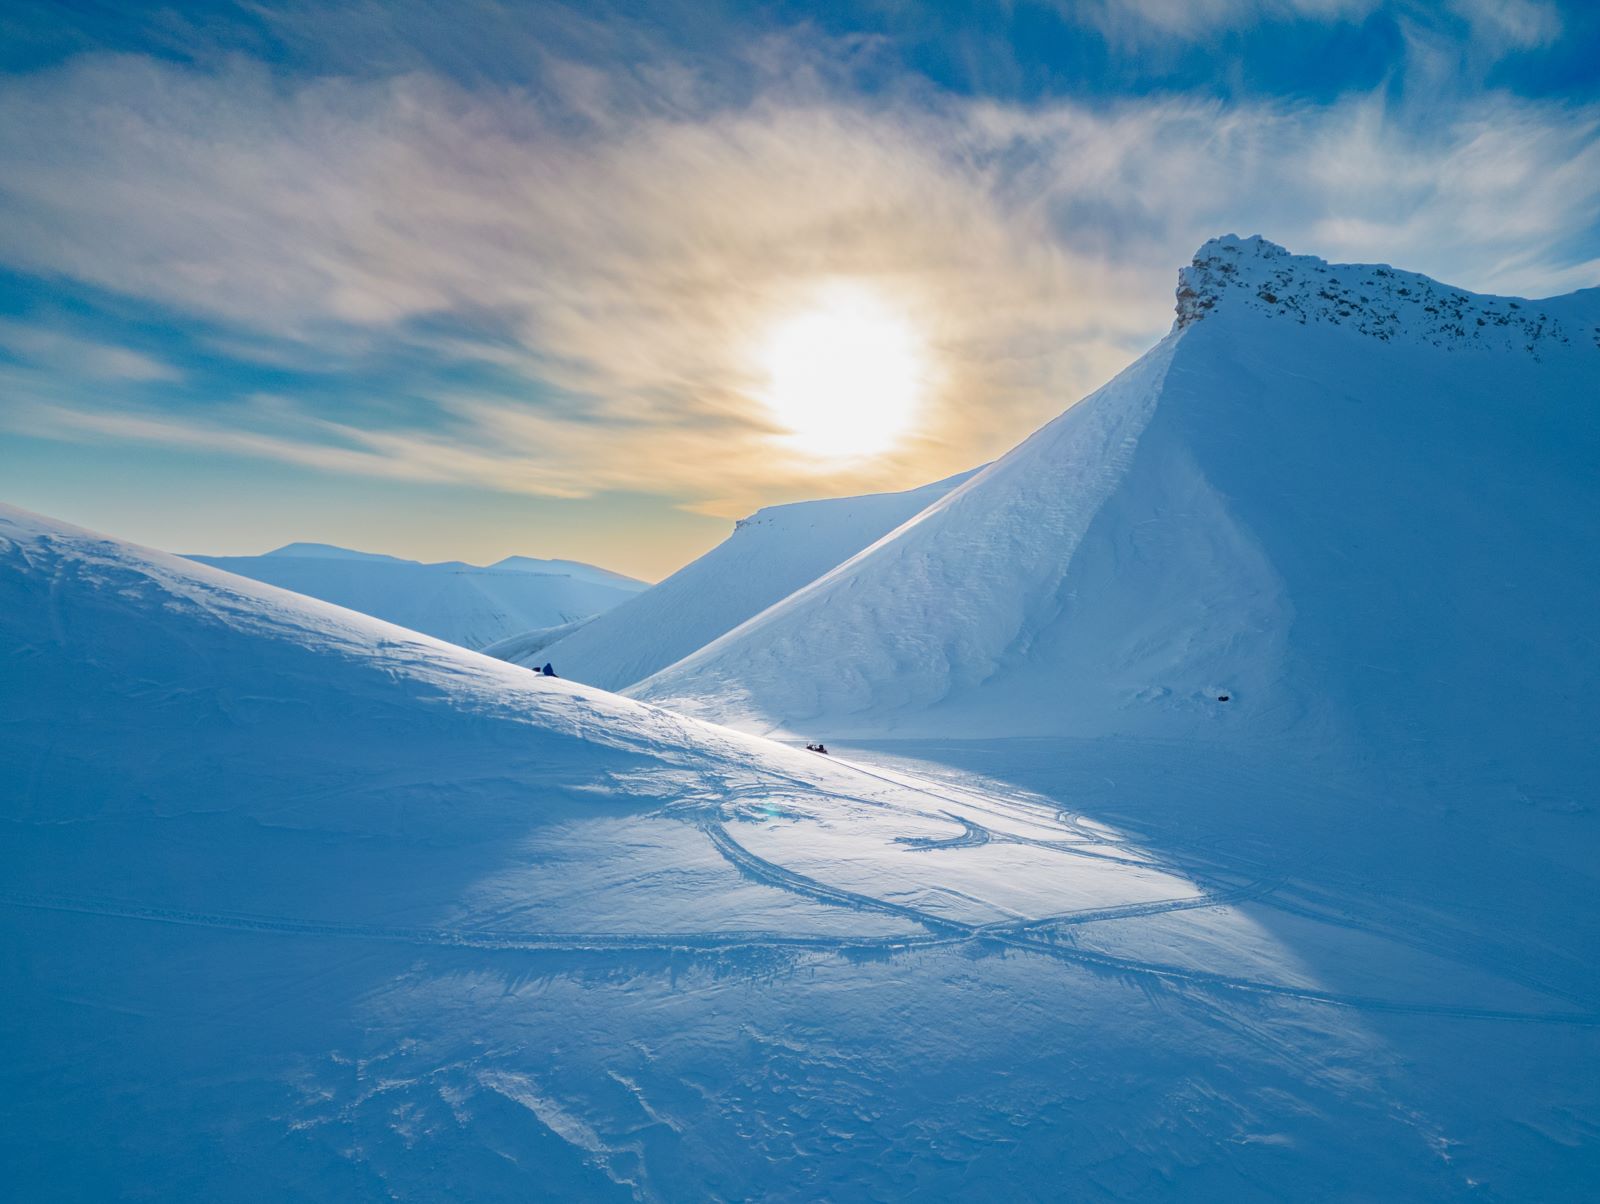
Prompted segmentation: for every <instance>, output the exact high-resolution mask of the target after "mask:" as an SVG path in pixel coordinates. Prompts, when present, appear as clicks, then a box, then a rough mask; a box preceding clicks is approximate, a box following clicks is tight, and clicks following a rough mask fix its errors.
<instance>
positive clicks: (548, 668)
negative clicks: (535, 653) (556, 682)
mask: <svg viewBox="0 0 1600 1204" xmlns="http://www.w3.org/2000/svg"><path fill="white" fill-rule="evenodd" d="M539 672H540V673H542V674H543V675H544V676H545V677H554V676H555V675H556V671H555V669H554V667H553V666H552V665H551V664H550V662H549V661H545V663H544V668H543V669H540V670H539Z"/></svg>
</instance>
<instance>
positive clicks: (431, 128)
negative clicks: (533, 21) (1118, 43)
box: [0, 44, 1600, 513]
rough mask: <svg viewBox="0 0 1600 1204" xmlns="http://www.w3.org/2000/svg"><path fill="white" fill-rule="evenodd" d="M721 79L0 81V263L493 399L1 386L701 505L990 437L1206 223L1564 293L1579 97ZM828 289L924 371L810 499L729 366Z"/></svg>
mask: <svg viewBox="0 0 1600 1204" xmlns="http://www.w3.org/2000/svg"><path fill="white" fill-rule="evenodd" d="M745 69H746V71H747V72H748V73H749V75H748V78H750V79H753V80H754V81H755V83H754V86H750V87H747V88H745V89H742V90H741V91H740V92H739V93H738V94H737V95H734V94H731V93H728V92H726V91H723V90H719V89H717V88H716V87H714V86H712V85H711V84H710V83H709V82H708V81H707V80H705V79H704V78H701V77H700V76H698V75H696V73H694V72H692V71H689V70H687V69H681V68H680V69H673V68H671V67H668V66H660V67H657V68H654V69H653V70H652V71H651V72H650V73H648V74H645V75H641V73H640V72H638V71H630V72H626V73H616V72H607V71H604V70H598V69H595V68H592V67H586V66H581V65H572V64H566V65H562V64H556V65H555V66H554V67H553V68H552V69H551V70H550V71H549V73H548V79H549V81H550V83H549V86H548V87H546V88H543V89H541V90H540V91H539V92H538V93H533V92H530V91H527V90H524V89H519V88H512V87H499V86H496V87H487V86H479V87H475V88H470V89H469V88H466V87H462V86H460V85H457V84H452V83H449V82H446V81H444V80H442V79H440V78H438V77H436V76H433V75H429V74H425V73H411V74H407V75H403V76H399V77H395V78H389V79H383V80H368V81H357V80H353V79H327V78H324V79H312V80H302V81H298V82H295V81H286V80H282V79H278V78H274V77H273V76H272V75H271V74H270V73H269V72H268V71H266V70H265V69H264V68H262V67H260V66H256V65H252V64H249V63H244V62H233V63H230V64H228V65H225V66H223V67H221V68H219V69H216V70H212V71H201V70H196V69H188V68H181V67H176V66H172V65H162V64H158V63H155V62H153V61H150V60H146V59H140V58H97V59H88V60H81V61H78V62H76V63H73V64H71V65H69V66H67V67H65V68H62V69H59V70H55V71H51V72H44V73H40V74H37V75H33V76H29V77H25V78H14V79H10V80H7V81H5V82H4V83H3V84H0V160H3V161H5V162H6V163H7V164H8V171H7V173H6V176H5V178H4V179H3V180H0V259H4V260H5V261H6V262H8V263H10V264H12V265H13V266H16V267H19V268H21V269H23V270H27V271H32V272H37V273H41V274H52V275H65V276H69V277H72V278H75V279H78V280H82V281H85V282H88V283H90V284H92V285H95V286H97V287H100V288H103V289H109V290H113V291H115V292H117V293H122V294H126V295H129V296H133V297H139V298H145V299H148V300H150V301H153V302H157V303H160V304H162V305H164V306H170V307H175V308H176V309H178V310H181V311H186V312H189V313H192V314H195V315H198V316H201V317H203V318H204V319H206V320H207V321H208V322H214V323H221V324H224V325H225V326H226V327H227V328H228V329H230V330H234V331H237V332H238V338H240V339H247V338H259V337H264V336H270V338H271V339H273V340H278V342H277V343H275V344H273V346H275V347H276V350H275V351H274V352H273V354H274V355H277V356H281V355H282V349H281V348H282V342H281V341H282V340H291V341H294V342H297V343H298V344H299V345H301V346H303V347H305V348H306V349H307V354H308V356H316V355H319V354H320V353H321V352H322V351H324V350H325V349H326V348H328V347H329V346H333V345H339V346H347V345H348V344H349V343H350V342H351V341H352V340H356V341H358V342H360V341H365V342H368V343H372V344H374V345H379V346H385V347H395V346H404V347H411V348H420V349H424V350H426V351H427V352H428V353H429V354H432V355H435V356H438V357H440V358H443V359H446V360H451V361H460V362H463V363H469V364H470V363H478V364H481V365H484V366H490V367H492V368H493V369H494V370H495V371H496V372H497V373H498V374H499V376H500V381H501V383H500V384H499V385H498V386H497V387H495V388H494V389H474V388H470V387H466V386H460V385H455V386H451V387H448V388H446V387H443V386H439V385H437V384H431V385H429V386H428V401H429V405H428V406H427V407H426V409H427V413H426V416H425V417H424V416H423V415H421V414H419V415H418V416H417V418H416V420H415V421H414V422H413V423H411V424H410V425H407V424H405V423H401V424H399V425H395V424H386V426H385V428H384V429H383V430H372V429H365V428H363V427H362V425H361V424H360V423H358V422H356V421H354V420H353V419H352V418H351V417H350V416H349V415H346V414H341V413H339V412H337V411H336V410H330V409H328V408H326V407H325V408H324V409H322V410H313V409H309V408H307V407H306V406H304V405H297V406H294V407H290V408H288V409H284V408H282V407H278V408H272V407H260V406H240V407H233V408H226V407H224V408H219V409H213V410H211V411H209V412H208V413H207V415H206V416H205V417H203V418H192V417H191V418H180V417H178V416H176V415H174V414H172V413H163V412H161V411H160V410H159V409H150V408H148V407H147V406H146V407H141V406H140V405H137V404H134V403H133V402H130V401H128V400H127V399H118V398H116V397H107V398H104V399H102V400H100V401H98V402H94V403H91V402H90V401H89V400H87V399H86V398H78V399H75V400H69V401H63V400H62V398H61V397H59V396H52V397H49V398H42V397H36V398H35V403H36V404H34V405H32V406H31V408H29V409H28V410H27V413H28V415H29V417H28V419H27V421H28V422H29V423H31V424H32V426H33V427H34V428H35V429H43V428H45V427H48V426H50V424H51V423H52V422H53V423H54V427H53V429H54V430H56V431H57V432H59V433H61V434H63V435H68V436H71V437H81V438H112V437H114V438H125V439H139V440H152V441H158V442H168V443H175V444H181V445H185V446H195V447H209V448H214V449H217V450H227V451H232V452H237V453H242V454H251V455H260V456H264V457H268V458H275V459H281V460H289V461H292V462H295V463H300V464H305V465H310V466H314V467H322V468H326V469H328V470H330V471H348V472H359V473H365V474H368V475H382V476H401V477H406V478H409V479H417V480H451V481H455V480H470V481H473V482H475V483H480V484H482V483H487V484H491V485H493V486H494V487H496V488H503V489H506V490H510V491H517V492H531V493H549V494H552V495H555V496H572V495H581V494H584V493H587V492H590V491H594V490H602V489H608V488H631V489H649V490H653V491H657V492H660V493H663V494H666V495H669V496H672V497H674V498H677V499H679V500H680V501H681V503H682V504H684V505H688V506H693V507H698V508H710V509H714V510H717V511H719V512H723V513H738V512H740V511H742V510H746V509H748V508H750V506H751V505H753V504H758V503H760V502H762V501H766V500H772V499H773V498H774V497H775V496H794V495H796V494H798V493H802V492H808V491H815V490H822V489H828V488H854V487H871V486H878V485H908V484H912V483H915V482H916V481H918V480H919V479H924V478H931V477H934V476H937V475H940V474H942V473H944V472H947V471H953V470H955V469H958V468H961V467H965V466H968V465H970V464H971V463H975V462H977V461H979V460H981V459H983V458H986V457H988V456H990V455H993V454H995V453H996V452H997V451H999V450H1002V449H1003V448H1004V447H1005V446H1006V445H1007V444H1009V443H1010V442H1011V441H1013V440H1014V439H1016V438H1017V437H1019V436H1020V435H1022V434H1025V433H1026V432H1027V430H1029V429H1031V427H1032V426H1033V425H1034V424H1036V423H1037V422H1038V421H1040V420H1042V419H1044V418H1046V417H1048V416H1050V415H1052V414H1054V413H1056V412H1058V411H1059V410H1060V409H1061V408H1062V407H1064V406H1065V405H1066V404H1068V403H1070V402H1071V401H1073V400H1075V399H1076V398H1077V397H1078V396H1081V395H1082V394H1083V393H1084V392H1086V391H1088V390H1089V389H1091V388H1092V387H1094V386H1095V385H1097V384H1098V383H1100V381H1101V380H1103V379H1104V378H1105V377H1106V376H1107V375H1109V374H1110V373H1111V372H1112V371H1114V370H1115V369H1116V368H1118V367H1119V366H1121V364H1123V363H1125V362H1126V361H1127V359H1129V358H1130V357H1131V356H1132V355H1133V354H1135V353H1136V352H1137V350H1138V349H1139V348H1140V347H1141V346H1142V345H1144V344H1145V343H1146V342H1148V341H1149V340H1150V339H1152V338H1153V337H1155V336H1156V335H1157V334H1159V333H1160V331H1161V330H1162V329H1164V327H1165V325H1166V323H1167V320H1168V317H1169V314H1170V294H1171V289H1172V281H1173V274H1174V272H1175V270H1176V268H1177V267H1178V266H1179V265H1180V264H1181V263H1182V262H1184V261H1185V260H1186V258H1187V257H1188V255H1189V254H1190V253H1191V252H1192V251H1193V249H1194V247H1195V246H1196V245H1198V243H1199V242H1201V241H1203V240H1204V239H1205V238H1206V237H1209V236H1211V235H1213V234H1215V233H1219V232H1222V231H1225V230H1238V231H1240V232H1255V231H1258V230H1259V231H1260V232H1262V233H1265V234H1267V235H1269V236H1271V237H1274V238H1277V239H1278V240H1279V241H1283V242H1286V243H1288V244H1290V245H1291V246H1292V247H1294V248H1296V249H1303V250H1307V251H1312V252H1316V253H1321V254H1327V255H1332V256H1335V257H1340V258H1356V259H1374V258H1376V259H1385V260H1392V261H1399V262H1402V263H1404V264H1405V265H1406V266H1408V267H1415V268H1419V269H1421V270H1424V271H1430V272H1432V273H1434V274H1439V275H1444V276H1447V277H1450V278H1451V279H1452V280H1453V282H1456V283H1461V284H1464V285H1467V286H1469V287H1476V288H1481V289H1494V288H1502V289H1508V290H1519V291H1533V292H1537V291H1539V290H1541V289H1544V288H1568V287H1573V286H1575V285H1576V284H1581V283H1588V281H1585V280H1582V279H1578V278H1575V273H1576V274H1577V275H1581V271H1582V270H1583V269H1582V268H1581V267H1580V266H1578V264H1579V261H1580V260H1581V259H1582V258H1583V257H1582V256H1579V255H1575V254H1574V251H1573V247H1572V243H1571V235H1572V233H1573V232H1575V231H1584V230H1592V229H1593V228H1594V227H1595V224H1596V222H1597V220H1600V114H1597V113H1596V112H1595V111H1593V110H1590V109H1578V108H1573V107H1571V106H1566V105H1562V104H1558V103H1554V102H1535V101H1527V100H1517V99H1513V98H1511V97H1508V96H1502V95H1488V96H1481V97H1478V98H1476V99H1474V100H1471V101H1464V102H1456V103H1452V104H1450V105H1448V106H1446V107H1445V108H1444V110H1443V111H1442V112H1433V113H1429V114H1428V115H1427V116H1426V118H1425V119H1424V118H1422V117H1420V116H1418V114H1416V113H1414V112H1412V111H1409V110H1407V109H1405V108H1404V107H1397V103H1396V102H1389V101H1385V100H1384V99H1382V98H1381V97H1378V96H1369V95H1355V96H1349V97H1347V98H1345V99H1343V100H1341V101H1339V102H1338V103H1336V104H1333V105H1330V106H1323V107H1317V108H1313V107H1307V106H1296V105H1286V104H1273V103H1267V102H1261V103H1255V104H1249V105H1240V106H1233V107H1223V106H1221V105H1218V104H1215V103H1210V102H1200V101H1194V100H1189V99H1185V98H1181V97H1156V98H1147V99H1140V100H1134V101H1123V102H1118V103H1108V104H1101V105H1089V104H1079V103H1065V102H1055V103H1043V104H1034V105H1018V104H1003V103H997V102H993V101H985V100H981V99H964V98H957V97H952V96H948V95H929V94H927V93H925V92H918V93H915V94H912V93H910V92H902V91H893V90H891V91H888V92H884V91H882V90H880V91H878V92H877V93H874V94H870V95H869V94H866V93H864V92H862V91H860V90H857V89H855V88H853V87H852V86H851V83H850V81H849V80H848V79H847V78H842V77H841V76H840V75H839V74H838V73H837V72H834V71H832V70H831V69H830V68H829V66H828V65H827V62H826V56H825V55H819V54H818V53H816V51H815V49H814V48H810V49H808V48H807V47H806V46H805V45H803V44H794V45H790V46H788V47H787V48H786V50H785V51H784V52H781V53H780V52H779V51H778V50H775V49H774V46H773V45H768V46H766V47H764V48H763V49H762V50H761V51H760V52H759V53H757V54H755V55H753V56H752V59H751V61H750V62H748V63H746V64H745ZM834 277H848V278H851V279H857V280H863V281H867V282H870V283H871V285H872V286H873V287H874V288H876V289H878V290H879V291H881V292H882V293H883V294H884V295H885V296H886V297H888V298H889V299H891V301H892V302H893V303H895V304H897V305H899V306H901V307H903V308H904V309H905V310H906V312H907V313H908V314H909V315H910V316H911V318H912V320H913V321H914V322H915V323H916V324H917V325H918V326H919V327H920V328H921V329H922V330H923V331H924V332H925V333H926V336H927V341H928V343H929V345H930V346H931V347H932V348H933V349H934V351H935V354H936V356H937V358H938V361H939V363H938V367H939V379H940V382H941V383H940V386H939V388H938V390H937V391H936V395H935V396H934V397H933V398H932V399H931V400H930V404H929V407H928V411H927V413H926V415H925V419H924V421H923V422H922V424H921V425H920V428H919V431H918V433H917V435H916V437H915V438H913V439H912V440H910V441H909V442H908V443H907V444H906V445H905V446H904V447H903V448H902V449H901V450H900V451H899V452H898V453H897V454H896V455H894V456H891V457H888V458H887V459H885V460H884V461H883V462H881V463H879V464H875V465H873V466H872V467H871V468H869V469H860V470H854V471H852V472H850V473H839V474H836V475H835V476H834V477H832V478H819V477H818V476H817V470H816V468H815V467H814V466H812V465H807V464H802V463H798V462H796V463H793V464H788V463H785V462H784V461H783V460H782V459H781V458H780V457H778V455H777V454H776V452H775V451H774V449H773V446H772V444H771V442H770V440H769V438H768V436H769V435H770V433H771V431H770V429H769V425H768V420H767V419H766V418H764V416H763V412H762V410H761V407H760V406H759V405H758V404H757V403H756V402H755V401H754V400H753V399H754V397H755V395H756V394H757V393H758V392H759V389H760V386H761V383H762V382H761V380H760V365H759V364H758V363H756V362H754V359H753V352H754V349H755V348H756V347H757V346H759V344H760V343H761V341H762V338H763V335H764V332H765V330H766V329H767V327H768V325H769V324H770V323H771V322H772V321H774V320H775V319H776V318H777V317H779V316H781V315H782V314H783V313H784V312H785V310H786V309H787V308H788V307H790V306H792V305H794V304H795V303H796V300H797V298H800V297H802V296H804V295H805V294H806V293H807V292H808V291H809V290H810V289H811V288H812V287H813V286H814V285H815V284H816V282H817V281H819V280H822V279H827V278H834ZM0 334H3V331H0ZM13 337H23V336H17V335H16V334H15V331H14V332H13ZM130 354H131V353H130ZM128 364H129V365H131V364H132V361H128ZM146 379H155V378H153V377H147V378H146ZM508 380H509V382H510V384H507V383H505V382H506V381H508ZM518 382H521V386H519V384H518ZM19 412H20V411H19ZM52 414H53V415H54V416H53V417H52Z"/></svg>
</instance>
